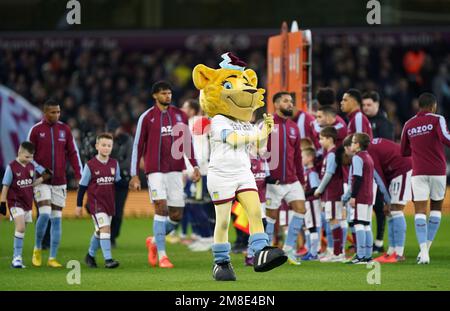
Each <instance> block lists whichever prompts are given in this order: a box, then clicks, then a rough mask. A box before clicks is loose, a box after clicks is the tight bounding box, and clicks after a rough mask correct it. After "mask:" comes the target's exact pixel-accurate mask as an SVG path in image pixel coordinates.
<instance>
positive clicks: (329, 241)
mask: <svg viewBox="0 0 450 311" xmlns="http://www.w3.org/2000/svg"><path fill="white" fill-rule="evenodd" d="M325 233H326V234H327V248H328V249H333V232H332V231H331V226H330V222H328V221H326V222H325Z"/></svg>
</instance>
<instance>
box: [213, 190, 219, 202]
mask: <svg viewBox="0 0 450 311" xmlns="http://www.w3.org/2000/svg"><path fill="white" fill-rule="evenodd" d="M213 199H214V200H218V199H219V192H217V191H216V192H213Z"/></svg>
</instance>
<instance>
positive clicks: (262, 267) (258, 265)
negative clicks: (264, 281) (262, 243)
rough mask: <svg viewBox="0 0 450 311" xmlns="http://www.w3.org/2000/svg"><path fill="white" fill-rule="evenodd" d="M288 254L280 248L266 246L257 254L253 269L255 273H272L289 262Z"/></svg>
mask: <svg viewBox="0 0 450 311" xmlns="http://www.w3.org/2000/svg"><path fill="white" fill-rule="evenodd" d="M287 259H288V258H287V256H286V254H285V253H284V252H283V251H282V250H281V249H279V248H277V247H273V246H266V247H264V248H263V249H262V250H260V251H258V252H256V254H255V262H254V264H253V269H254V270H255V272H266V271H270V270H272V269H274V268H276V267H278V266H281V265H282V264H284V263H285V262H286V261H287Z"/></svg>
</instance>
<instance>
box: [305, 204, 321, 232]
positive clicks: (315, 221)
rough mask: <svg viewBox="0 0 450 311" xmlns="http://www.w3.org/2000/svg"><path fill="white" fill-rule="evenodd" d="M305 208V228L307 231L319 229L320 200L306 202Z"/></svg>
mask: <svg viewBox="0 0 450 311" xmlns="http://www.w3.org/2000/svg"><path fill="white" fill-rule="evenodd" d="M305 208H306V213H305V227H306V228H308V229H311V228H317V227H320V226H321V222H320V210H321V208H320V200H314V201H306V202H305Z"/></svg>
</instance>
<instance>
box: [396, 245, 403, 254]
mask: <svg viewBox="0 0 450 311" xmlns="http://www.w3.org/2000/svg"><path fill="white" fill-rule="evenodd" d="M404 249H405V247H404V246H396V247H395V252H396V253H397V255H399V256H403V251H404Z"/></svg>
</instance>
